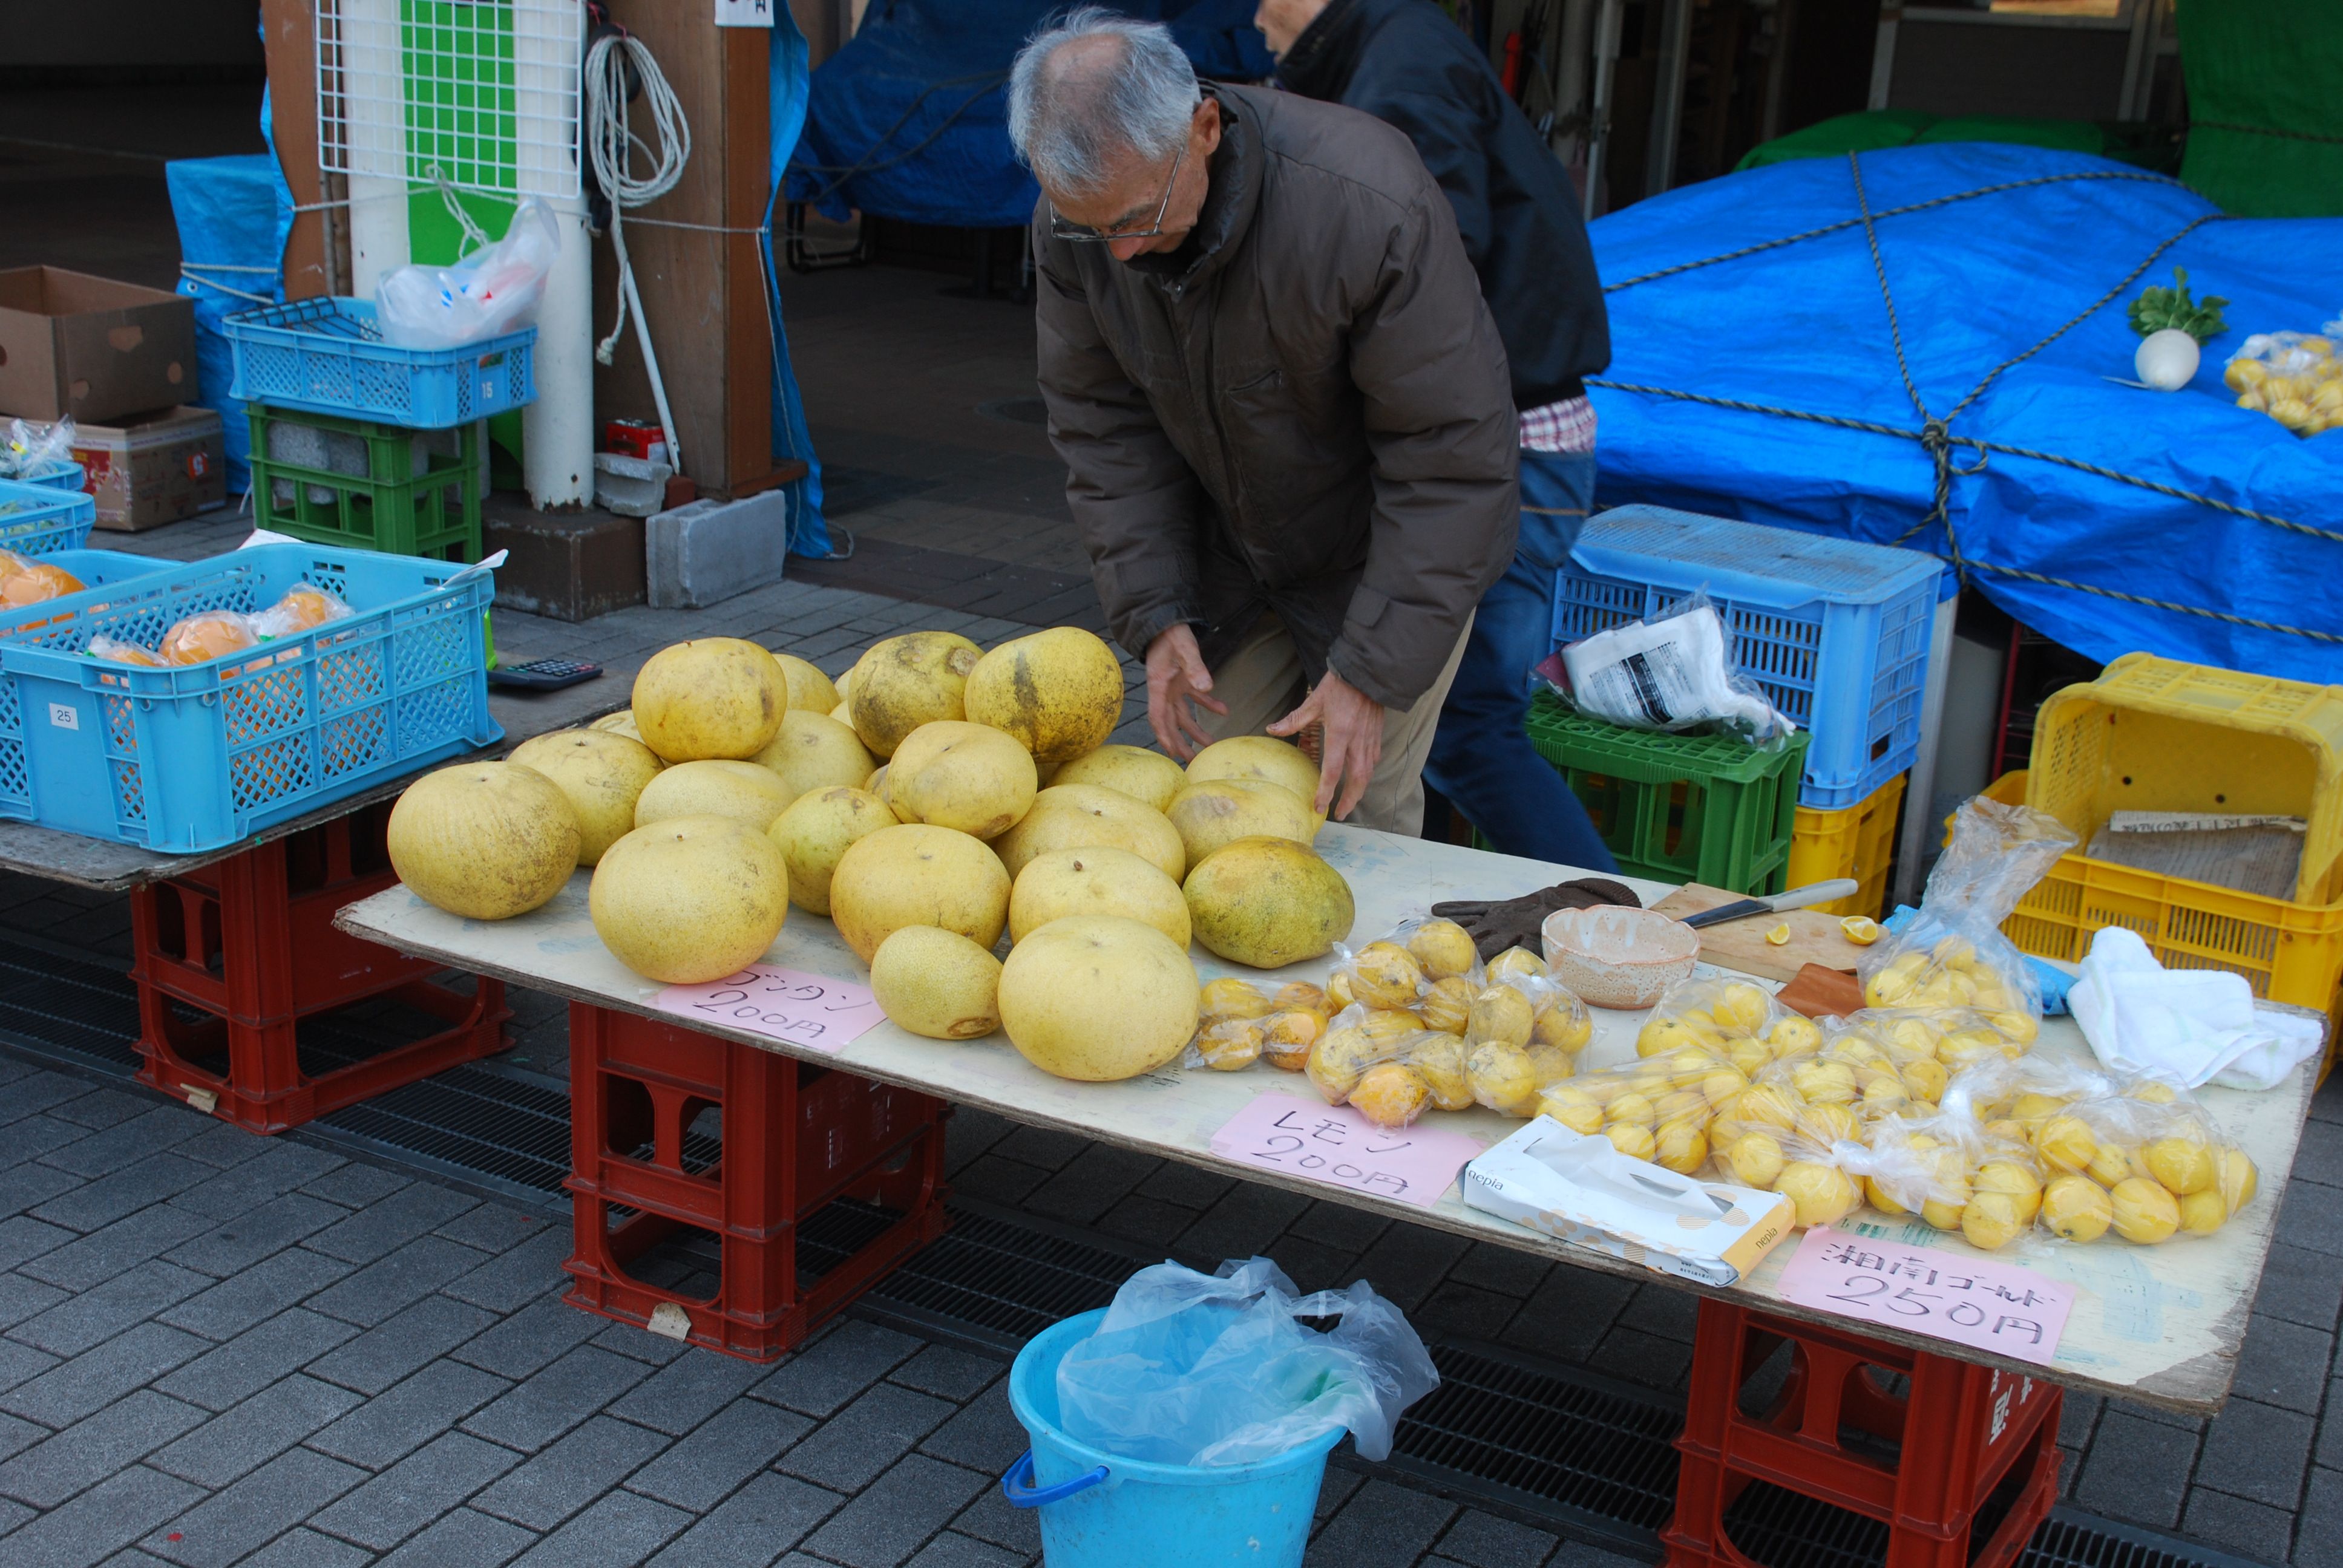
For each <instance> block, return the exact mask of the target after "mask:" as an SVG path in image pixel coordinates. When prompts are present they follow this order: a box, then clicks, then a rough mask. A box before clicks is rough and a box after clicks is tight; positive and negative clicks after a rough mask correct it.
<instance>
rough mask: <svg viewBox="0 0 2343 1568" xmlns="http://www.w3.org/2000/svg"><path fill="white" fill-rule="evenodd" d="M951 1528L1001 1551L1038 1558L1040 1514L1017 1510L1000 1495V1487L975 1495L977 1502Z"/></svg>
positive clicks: (1039, 1553) (1030, 1510)
mask: <svg viewBox="0 0 2343 1568" xmlns="http://www.w3.org/2000/svg"><path fill="white" fill-rule="evenodd" d="M952 1528H953V1529H954V1530H956V1531H958V1532H960V1533H961V1534H962V1535H972V1536H974V1537H975V1538H976V1539H977V1540H979V1541H984V1542H989V1543H991V1544H992V1545H995V1546H998V1547H1000V1548H1001V1550H1003V1551H1004V1552H1016V1553H1022V1554H1023V1555H1025V1556H1028V1557H1036V1556H1039V1555H1041V1515H1040V1513H1039V1512H1038V1511H1037V1510H1035V1509H1031V1508H1019V1507H1016V1506H1014V1505H1012V1504H1011V1503H1010V1501H1009V1499H1007V1498H1006V1497H1003V1496H1001V1488H1000V1487H999V1486H988V1487H986V1488H985V1489H984V1490H983V1491H981V1492H980V1493H977V1494H976V1501H975V1502H973V1503H970V1504H969V1505H968V1507H967V1508H965V1509H963V1510H962V1511H961V1513H960V1517H959V1518H957V1519H955V1520H953V1521H952Z"/></svg>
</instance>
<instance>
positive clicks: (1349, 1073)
mask: <svg viewBox="0 0 2343 1568" xmlns="http://www.w3.org/2000/svg"><path fill="white" fill-rule="evenodd" d="M1302 1072H1303V1074H1304V1075H1305V1076H1306V1077H1307V1078H1308V1079H1309V1080H1310V1084H1311V1087H1312V1088H1313V1089H1315V1090H1317V1091H1318V1092H1319V1094H1320V1095H1321V1096H1322V1098H1323V1099H1324V1100H1325V1101H1326V1103H1327V1104H1329V1105H1348V1106H1350V1107H1351V1108H1352V1109H1353V1110H1354V1111H1358V1112H1359V1113H1360V1114H1361V1115H1363V1116H1364V1117H1365V1118H1366V1119H1367V1120H1368V1121H1372V1122H1373V1123H1375V1125H1377V1126H1378V1127H1405V1126H1407V1125H1408V1124H1409V1123H1410V1122H1412V1121H1414V1120H1415V1119H1416V1118H1417V1117H1419V1116H1421V1115H1423V1113H1424V1112H1425V1111H1432V1110H1440V1111H1463V1110H1464V1109H1465V1108H1466V1107H1467V1106H1470V1105H1472V1104H1473V1083H1472V1078H1471V1074H1470V1070H1469V1066H1468V1052H1467V1051H1466V1050H1465V1046H1464V1041H1463V1040H1462V1039H1461V1038H1459V1037H1458V1036H1456V1035H1453V1034H1444V1033H1442V1032H1440V1031H1438V1030H1428V1029H1425V1028H1424V1027H1423V1024H1422V1023H1421V1022H1420V1021H1419V1020H1417V1019H1416V1017H1415V1015H1414V1014H1413V1013H1411V1012H1406V1011H1403V1010H1399V1009H1396V1008H1383V1009H1368V1008H1363V1007H1360V1006H1358V1005H1356V1004H1353V1005H1352V1006H1350V1007H1347V1008H1344V1009H1343V1010H1342V1011H1341V1012H1340V1013H1338V1014H1336V1015H1335V1016H1334V1018H1333V1020H1332V1022H1331V1023H1329V1025H1328V1026H1327V1029H1326V1032H1325V1033H1324V1034H1323V1035H1322V1036H1320V1037H1319V1039H1318V1040H1317V1041H1316V1042H1315V1043H1314V1044H1313V1045H1312V1046H1311V1047H1310V1050H1309V1051H1308V1052H1307V1054H1306V1055H1305V1057H1304V1059H1303V1062H1302Z"/></svg>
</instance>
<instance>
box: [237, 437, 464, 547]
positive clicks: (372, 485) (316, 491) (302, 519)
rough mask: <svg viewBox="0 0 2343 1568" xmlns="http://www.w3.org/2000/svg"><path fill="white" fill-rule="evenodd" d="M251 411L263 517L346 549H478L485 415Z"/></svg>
mask: <svg viewBox="0 0 2343 1568" xmlns="http://www.w3.org/2000/svg"><path fill="white" fill-rule="evenodd" d="M247 413H248V415H249V417H250V418H251V421H252V503H253V515H254V518H255V520H256V523H257V524H258V526H259V527H261V528H270V529H273V530H275V531H276V532H277V533H280V534H287V535H289V536H291V537H292V538H297V539H302V540H306V541H307V542H308V543H310V544H317V545H334V546H338V547H340V548H344V549H360V550H380V551H382V552H383V553H384V554H386V555H394V556H425V557H428V558H432V559H435V560H450V561H476V560H478V559H479V558H480V464H481V462H482V460H483V457H482V452H481V447H480V432H479V427H478V425H476V424H475V425H462V426H458V427H456V428H455V429H452V430H409V429H407V428H406V427H403V426H397V425H382V424H377V423H375V422H373V421H371V420H367V419H344V418H338V417H335V416H333V415H330V414H311V413H307V412H300V413H297V412H294V411H291V410H288V409H278V408H269V407H264V406H263V405H261V404H257V403H255V404H252V405H250V406H249V407H248V408H247ZM359 467H364V468H365V469H366V472H365V473H364V474H363V475H361V474H360V473H358V472H357V469H358V468H359Z"/></svg>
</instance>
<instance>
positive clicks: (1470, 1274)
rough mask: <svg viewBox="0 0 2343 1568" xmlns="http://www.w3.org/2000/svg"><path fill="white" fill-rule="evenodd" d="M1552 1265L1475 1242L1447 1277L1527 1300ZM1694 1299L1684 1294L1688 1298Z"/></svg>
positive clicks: (1528, 1256)
mask: <svg viewBox="0 0 2343 1568" xmlns="http://www.w3.org/2000/svg"><path fill="white" fill-rule="evenodd" d="M1553 1267H1554V1265H1553V1263H1551V1262H1549V1261H1547V1260H1545V1259H1544V1258H1541V1257H1538V1256H1536V1255H1535V1254H1534V1253H1530V1252H1522V1251H1515V1250H1514V1249H1513V1248H1511V1247H1500V1246H1498V1245H1497V1244H1496V1243H1494V1242H1493V1241H1475V1242H1473V1244H1472V1245H1471V1246H1470V1247H1467V1248H1466V1249H1465V1250H1464V1255H1463V1257H1461V1258H1459V1259H1457V1260H1456V1266H1455V1267H1453V1268H1452V1269H1450V1270H1449V1271H1448V1277H1449V1279H1450V1280H1451V1281H1453V1282H1456V1283H1458V1284H1464V1285H1471V1286H1473V1287H1474V1288H1476V1289H1479V1290H1483V1291H1494V1292H1497V1293H1498V1294H1499V1295H1501V1296H1513V1297H1514V1298H1516V1299H1520V1300H1526V1299H1527V1298H1528V1297H1529V1296H1530V1295H1531V1294H1532V1293H1533V1292H1535V1291H1536V1289H1537V1288H1538V1286H1539V1285H1541V1284H1543V1283H1544V1282H1545V1276H1546V1273H1547V1271H1549V1270H1551V1269H1552V1268H1553ZM1691 1299H1692V1298H1691V1297H1689V1296H1687V1297H1685V1300H1687V1301H1689V1300H1691ZM1483 1517H1486V1515H1483Z"/></svg>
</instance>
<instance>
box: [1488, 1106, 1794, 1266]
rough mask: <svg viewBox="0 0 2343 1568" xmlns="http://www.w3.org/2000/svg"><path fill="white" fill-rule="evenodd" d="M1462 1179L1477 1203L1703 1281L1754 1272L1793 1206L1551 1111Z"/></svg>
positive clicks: (1783, 1231)
mask: <svg viewBox="0 0 2343 1568" xmlns="http://www.w3.org/2000/svg"><path fill="white" fill-rule="evenodd" d="M1460 1185H1461V1188H1462V1191H1463V1197H1464V1201H1465V1202H1467V1203H1470V1204H1471V1205H1472V1206H1473V1208H1475V1209H1480V1210H1484V1211H1487V1212H1489V1213H1492V1214H1500V1215H1503V1217H1504V1218H1506V1219H1508V1220H1511V1221H1514V1222H1515V1223H1516V1224H1520V1225H1525V1226H1527V1227H1528V1228H1529V1229H1531V1230H1533V1231H1539V1232H1542V1233H1543V1234H1545V1235H1548V1236H1556V1237H1559V1238H1561V1239H1562V1240H1563V1241H1574V1242H1576V1243H1577V1244H1578V1245H1580V1246H1582V1247H1593V1248H1594V1249H1596V1250H1597V1251H1604V1252H1608V1253H1610V1254H1611V1255H1612V1256H1613V1257H1614V1258H1624V1259H1625V1260H1626V1261H1628V1262H1631V1263H1637V1264H1641V1265H1642V1266H1643V1267H1644V1268H1646V1269H1651V1270H1654V1271H1658V1272H1662V1273H1669V1274H1679V1275H1682V1276H1683V1277H1684V1278H1685V1279H1687V1280H1692V1281H1694V1282H1698V1283H1700V1284H1704V1285H1717V1286H1724V1285H1731V1284H1736V1283H1738V1282H1740V1281H1742V1280H1743V1279H1745V1278H1746V1277H1747V1276H1748V1274H1749V1272H1750V1271H1752V1270H1754V1269H1755V1268H1756V1267H1757V1265H1758V1264H1759V1263H1761V1262H1763V1261H1765V1254H1766V1253H1768V1252H1770V1251H1773V1250H1774V1249H1775V1247H1776V1246H1778V1245H1779V1244H1780V1243H1781V1242H1782V1241H1785V1239H1787V1238H1788V1236H1789V1234H1790V1229H1791V1219H1792V1215H1793V1212H1794V1211H1793V1210H1792V1208H1791V1205H1790V1201H1789V1200H1788V1199H1786V1198H1784V1197H1782V1196H1781V1195H1779V1194H1778V1193H1774V1192H1760V1191H1756V1190H1755V1188H1750V1187H1733V1186H1728V1185H1726V1184H1725V1183H1724V1182H1722V1181H1696V1180H1694V1178H1692V1177H1690V1176H1679V1175H1677V1174H1676V1173H1675V1172H1674V1171H1669V1170H1666V1169H1664V1168H1663V1167H1661V1166H1658V1165H1654V1164H1653V1163H1652V1162H1651V1161H1648V1160H1634V1159H1630V1158H1629V1157H1628V1156H1626V1155H1624V1154H1622V1153H1620V1152H1619V1151H1618V1150H1616V1149H1614V1148H1613V1147H1612V1144H1611V1141H1610V1140H1609V1139H1607V1138H1604V1137H1601V1136H1599V1135H1598V1136H1594V1137H1582V1136H1580V1135H1579V1134H1578V1133H1575V1132H1573V1131H1570V1129H1568V1128H1567V1127H1564V1125H1563V1124H1562V1123H1560V1122H1559V1121H1554V1119H1553V1118H1552V1117H1550V1116H1541V1117H1538V1118H1537V1119H1535V1120H1534V1121H1531V1122H1529V1123H1528V1124H1527V1125H1525V1126H1524V1127H1523V1129H1522V1130H1521V1131H1518V1132H1516V1133H1514V1134H1513V1136H1512V1137H1511V1138H1508V1139H1506V1140H1505V1141H1503V1143H1500V1144H1498V1145H1497V1146H1496V1147H1494V1148H1493V1149H1491V1150H1489V1151H1487V1152H1486V1153H1484V1154H1483V1155H1482V1156H1481V1157H1480V1158H1479V1159H1477V1160H1474V1161H1473V1162H1472V1163H1471V1164H1469V1165H1467V1166H1465V1167H1464V1175H1463V1181H1462V1182H1461V1184H1460Z"/></svg>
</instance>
